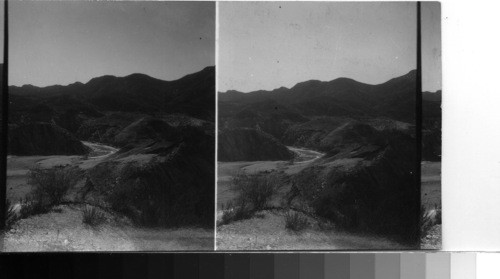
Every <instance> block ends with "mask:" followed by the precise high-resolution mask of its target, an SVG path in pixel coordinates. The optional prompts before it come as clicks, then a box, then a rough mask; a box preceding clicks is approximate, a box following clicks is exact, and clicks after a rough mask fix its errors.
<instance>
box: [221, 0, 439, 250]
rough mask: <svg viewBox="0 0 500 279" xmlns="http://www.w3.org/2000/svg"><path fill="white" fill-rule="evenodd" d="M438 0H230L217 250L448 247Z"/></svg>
mask: <svg viewBox="0 0 500 279" xmlns="http://www.w3.org/2000/svg"><path fill="white" fill-rule="evenodd" d="M440 19H441V11H440V3H439V2H425V3H417V2H219V3H218V20H219V23H218V26H219V27H218V60H217V65H218V73H217V91H218V94H217V96H218V102H217V106H218V108H217V111H218V140H217V142H218V144H217V161H218V162H217V217H216V218H217V229H216V249H217V250H240V251H248V250H302V251H309V250H415V249H440V248H441V239H442V237H441V30H440V28H441V27H440V25H441V21H440Z"/></svg>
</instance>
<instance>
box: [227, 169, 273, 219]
mask: <svg viewBox="0 0 500 279" xmlns="http://www.w3.org/2000/svg"><path fill="white" fill-rule="evenodd" d="M232 183H233V187H234V188H235V190H236V191H238V193H239V196H238V203H239V204H245V205H247V204H249V205H250V206H252V208H251V210H253V211H259V210H262V209H264V208H265V207H266V206H267V205H268V203H269V202H270V201H271V200H272V198H273V197H274V195H275V194H276V193H277V191H278V189H279V187H280V186H281V179H280V177H279V175H278V174H277V173H275V172H273V173H270V174H251V175H249V174H244V173H242V174H238V175H237V176H235V177H234V178H233V181H232Z"/></svg>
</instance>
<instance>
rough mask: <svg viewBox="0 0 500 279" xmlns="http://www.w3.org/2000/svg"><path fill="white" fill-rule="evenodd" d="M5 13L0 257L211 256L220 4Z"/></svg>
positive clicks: (101, 5)
mask: <svg viewBox="0 0 500 279" xmlns="http://www.w3.org/2000/svg"><path fill="white" fill-rule="evenodd" d="M2 4H3V3H2ZM8 5H9V6H8V16H9V21H8V23H9V37H8V46H9V50H10V51H9V53H8V60H9V63H8V77H9V78H8V92H3V93H4V94H8V97H9V106H8V119H3V123H4V124H5V125H8V130H7V134H8V140H7V142H5V143H3V144H7V150H8V153H7V164H6V183H5V184H3V187H6V188H5V189H3V190H5V193H6V212H7V214H6V216H7V218H6V228H5V230H4V232H3V234H2V247H0V248H1V250H2V251H4V252H16V251H155V250H156V251H187V250H194V251H204V250H208V251H212V250H213V249H214V208H215V205H214V200H215V195H214V193H215V190H214V189H215V8H216V7H215V2H208V1H207V2H205V1H203V2H87V1H75V2H65V1H63V2H59V1H57V2H52V1H47V2H35V1H33V2H31V1H23V2H10V3H9V4H8Z"/></svg>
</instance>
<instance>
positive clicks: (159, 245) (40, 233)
mask: <svg viewBox="0 0 500 279" xmlns="http://www.w3.org/2000/svg"><path fill="white" fill-rule="evenodd" d="M83 208H84V206H83V205H62V206H58V207H55V208H54V209H53V210H52V211H51V212H49V213H47V214H42V215H37V216H32V217H30V218H27V219H22V220H19V221H18V222H17V223H16V224H14V226H13V227H12V228H11V229H10V230H9V231H7V232H6V233H5V234H4V236H3V239H2V241H3V243H1V244H2V247H0V248H2V249H1V251H4V252H42V251H175V250H212V249H213V245H214V241H213V231H209V230H205V229H199V228H180V229H149V228H137V227H134V226H132V225H131V223H130V221H129V220H127V219H126V218H124V217H121V216H118V215H114V214H112V213H109V212H105V219H106V220H105V221H104V223H102V224H100V225H97V226H94V227H93V226H89V225H86V224H84V223H83V222H82V218H83V213H82V210H83Z"/></svg>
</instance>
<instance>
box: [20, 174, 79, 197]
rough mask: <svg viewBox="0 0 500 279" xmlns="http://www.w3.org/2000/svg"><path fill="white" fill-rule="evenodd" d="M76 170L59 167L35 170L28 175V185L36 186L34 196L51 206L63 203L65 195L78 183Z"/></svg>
mask: <svg viewBox="0 0 500 279" xmlns="http://www.w3.org/2000/svg"><path fill="white" fill-rule="evenodd" d="M77 178H78V173H76V172H75V171H74V169H71V168H66V167H61V166H57V167H54V168H50V169H42V168H38V167H37V168H34V169H31V170H30V171H29V173H28V183H29V184H31V185H33V186H35V190H34V192H33V195H35V196H39V197H36V199H37V200H38V201H45V200H46V201H47V203H48V204H49V205H56V204H59V203H61V201H62V199H63V197H64V195H65V194H66V192H67V191H68V189H69V188H71V187H72V186H73V185H74V184H75V183H76V181H77Z"/></svg>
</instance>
